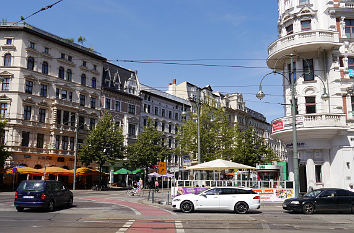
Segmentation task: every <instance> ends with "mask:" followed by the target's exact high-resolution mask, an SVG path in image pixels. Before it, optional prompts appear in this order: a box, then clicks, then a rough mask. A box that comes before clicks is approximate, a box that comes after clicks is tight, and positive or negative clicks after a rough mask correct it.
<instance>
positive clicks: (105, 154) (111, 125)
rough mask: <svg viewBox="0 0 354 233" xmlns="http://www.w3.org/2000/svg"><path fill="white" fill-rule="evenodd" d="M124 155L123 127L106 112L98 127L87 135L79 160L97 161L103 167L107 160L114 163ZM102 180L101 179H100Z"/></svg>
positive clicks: (100, 167) (85, 161)
mask: <svg viewBox="0 0 354 233" xmlns="http://www.w3.org/2000/svg"><path fill="white" fill-rule="evenodd" d="M123 157H124V137H123V133H122V129H121V127H119V126H118V125H117V124H116V123H115V122H114V121H113V120H112V116H111V114H109V113H107V112H105V113H104V115H103V116H102V117H101V119H100V120H99V122H98V123H97V125H96V127H95V128H94V129H93V130H91V132H90V133H89V135H88V136H87V137H86V140H85V144H84V145H83V147H82V148H81V149H80V151H79V160H80V161H81V162H82V163H83V164H86V165H89V164H90V163H92V162H95V163H97V164H98V165H99V170H100V172H102V167H103V165H104V164H105V163H106V162H109V163H113V162H114V161H116V160H117V159H123ZM100 182H101V179H100Z"/></svg>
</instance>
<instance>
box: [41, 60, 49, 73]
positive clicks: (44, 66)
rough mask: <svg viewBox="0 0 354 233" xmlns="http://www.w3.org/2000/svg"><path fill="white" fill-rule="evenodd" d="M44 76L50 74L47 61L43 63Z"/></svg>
mask: <svg viewBox="0 0 354 233" xmlns="http://www.w3.org/2000/svg"><path fill="white" fill-rule="evenodd" d="M42 74H48V62H46V61H44V62H43V63H42Z"/></svg>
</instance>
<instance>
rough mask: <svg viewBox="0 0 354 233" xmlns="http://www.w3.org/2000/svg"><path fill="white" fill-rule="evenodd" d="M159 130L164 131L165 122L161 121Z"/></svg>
mask: <svg viewBox="0 0 354 233" xmlns="http://www.w3.org/2000/svg"><path fill="white" fill-rule="evenodd" d="M161 131H162V132H164V131H165V123H163V122H162V124H161Z"/></svg>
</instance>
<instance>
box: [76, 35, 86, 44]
mask: <svg viewBox="0 0 354 233" xmlns="http://www.w3.org/2000/svg"><path fill="white" fill-rule="evenodd" d="M77 42H78V43H80V44H81V45H84V43H85V42H86V38H85V37H83V36H79V38H77Z"/></svg>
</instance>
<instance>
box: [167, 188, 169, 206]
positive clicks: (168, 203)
mask: <svg viewBox="0 0 354 233" xmlns="http://www.w3.org/2000/svg"><path fill="white" fill-rule="evenodd" d="M169 204H170V191H168V192H167V205H169Z"/></svg>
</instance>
